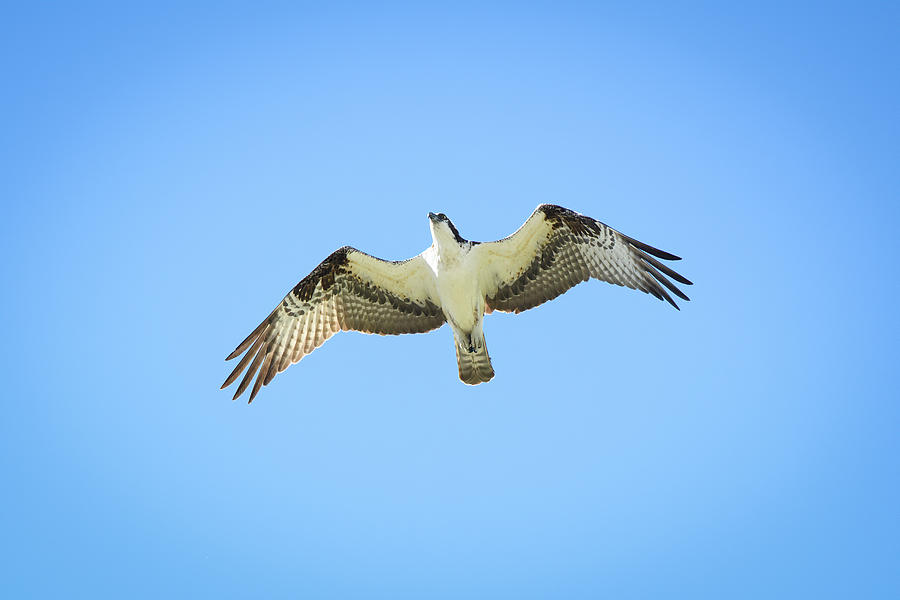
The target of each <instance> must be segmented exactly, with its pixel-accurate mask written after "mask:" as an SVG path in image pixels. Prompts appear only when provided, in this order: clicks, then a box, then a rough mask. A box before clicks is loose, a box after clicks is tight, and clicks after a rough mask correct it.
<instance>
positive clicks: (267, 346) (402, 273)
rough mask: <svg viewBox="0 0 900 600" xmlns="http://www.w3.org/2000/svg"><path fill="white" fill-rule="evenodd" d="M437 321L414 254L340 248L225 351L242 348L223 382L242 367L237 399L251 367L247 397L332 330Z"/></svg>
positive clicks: (424, 327)
mask: <svg viewBox="0 0 900 600" xmlns="http://www.w3.org/2000/svg"><path fill="white" fill-rule="evenodd" d="M443 323H444V314H443V312H442V310H441V307H440V306H439V302H438V300H437V293H436V291H435V289H434V283H433V279H432V277H431V272H430V269H429V267H428V265H427V264H426V263H425V261H424V260H423V259H422V257H421V256H417V257H415V258H411V259H409V260H406V261H401V262H390V261H384V260H381V259H378V258H375V257H374V256H369V255H368V254H366V253H364V252H360V251H359V250H356V249H355V248H351V247H349V246H345V247H343V248H341V249H340V250H337V251H335V252H333V253H332V254H331V255H330V256H329V257H328V258H326V259H325V260H323V261H322V263H321V264H319V266H317V267H316V268H315V269H313V272H312V273H310V274H309V275H307V276H306V277H304V278H303V280H302V281H301V282H300V283H298V284H297V285H296V286H294V289H292V290H291V291H290V292H289V293H288V294H287V296H285V297H284V300H282V301H281V304H279V305H278V306H277V307H276V308H275V310H273V311H272V313H271V314H270V315H269V316H268V317H267V318H266V319H265V320H264V321H263V322H262V323H260V324H259V326H258V327H257V328H256V329H254V330H253V332H252V333H251V334H250V335H249V336H247V338H246V339H245V340H244V341H243V342H241V343H240V344H239V345H238V347H237V348H235V350H234V352H232V353H231V354H229V355H228V358H226V359H225V360H231V359H232V358H235V357H237V356H239V355H240V354H242V353H243V352H244V351H247V353H246V354H244V357H243V358H241V360H240V362H238V364H237V366H235V368H234V370H233V371H232V372H231V375H229V376H228V379H226V380H225V383H223V384H222V388H225V387H227V386H229V385H231V384H232V383H234V381H235V380H236V379H237V378H238V377H239V376H240V374H241V373H242V372H243V371H244V369H247V372H246V374H245V375H244V378H243V379H242V380H241V383H240V385H238V388H237V391H236V392H235V394H234V399H237V398H238V396H240V395H241V394H242V393H244V391H245V390H246V389H247V386H248V385H249V384H250V381H251V380H252V379H253V376H254V374H256V373H257V371H258V372H259V375H258V376H257V377H256V383H254V384H253V389H252V391H251V392H250V402H252V401H253V398H255V397H256V394H257V393H258V392H259V389H260V386H263V385H268V384H269V382H270V381H272V378H273V377H275V375H277V374H278V373H280V372H282V371H284V370H285V369H286V368H288V367H289V366H290V365H291V364H293V363H295V362H297V361H299V360H300V359H301V358H303V357H304V356H306V355H307V354H309V353H310V352H312V351H313V350H315V349H316V348H318V347H319V346H321V345H322V344H323V343H324V342H325V340H327V339H328V338H330V337H331V336H332V335H334V334H335V333H337V332H338V331H342V330H343V331H347V330H351V329H352V330H354V331H362V332H364V333H377V334H381V335H394V334H401V333H424V332H426V331H431V330H432V329H436V328H438V327H440V326H441V325H442V324H443ZM248 348H249V350H248ZM251 360H252V362H251ZM248 364H249V368H247V367H248Z"/></svg>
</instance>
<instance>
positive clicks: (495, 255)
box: [222, 204, 691, 402]
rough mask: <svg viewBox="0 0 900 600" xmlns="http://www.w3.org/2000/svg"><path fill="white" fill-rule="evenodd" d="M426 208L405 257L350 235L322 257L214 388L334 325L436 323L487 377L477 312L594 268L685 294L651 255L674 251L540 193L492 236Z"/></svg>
mask: <svg viewBox="0 0 900 600" xmlns="http://www.w3.org/2000/svg"><path fill="white" fill-rule="evenodd" d="M428 219H429V221H430V225H431V237H432V240H433V243H432V245H431V246H430V247H429V248H428V249H426V250H425V251H424V252H422V253H421V254H419V255H418V256H416V257H414V258H410V259H409V260H402V261H387V260H381V259H380V258H375V257H374V256H370V255H368V254H366V253H365V252H361V251H359V250H357V249H356V248H351V247H350V246H344V247H343V248H340V249H339V250H336V251H334V252H333V253H332V254H331V255H330V256H329V257H328V258H326V259H325V260H323V261H322V262H321V263H320V264H319V266H317V267H316V268H315V269H313V272H312V273H310V274H309V275H307V276H306V277H304V278H303V280H302V281H300V283H298V284H297V285H296V286H294V288H293V289H292V290H291V291H290V292H288V294H287V296H285V297H284V300H282V301H281V303H280V304H279V305H278V306H276V307H275V310H273V311H272V312H271V314H269V316H268V317H266V318H265V320H263V322H262V323H260V324H259V326H258V327H257V328H256V329H254V330H253V332H252V333H251V334H250V335H248V336H247V338H246V339H245V340H244V341H243V342H241V343H240V344H238V347H237V348H235V350H234V352H232V353H231V354H229V355H228V358H226V359H225V360H231V359H233V358H236V357H238V356H240V355H241V354H244V356H243V358H241V360H240V361H239V362H238V364H237V366H236V367H235V368H234V370H233V371H232V372H231V375H229V376H228V378H227V379H226V380H225V383H223V384H222V388H223V389H224V388H226V387H227V386H229V385H231V384H232V383H234V382H235V381H236V380H237V378H238V377H240V375H241V373H243V372H244V371H245V370H246V373H245V374H244V377H243V379H241V382H240V384H239V385H238V388H237V391H236V392H235V394H234V399H235V400H236V399H237V398H238V397H239V396H240V395H241V394H243V393H244V391H246V389H247V387H248V386H249V385H250V382H251V381H252V380H253V376H254V375H256V374H257V372H258V373H259V374H258V375H257V376H256V382H255V383H254V384H253V389H252V390H251V392H250V400H249V401H250V402H253V399H254V398H255V397H256V394H257V393H258V392H259V390H260V387H261V386H263V385H268V384H269V382H271V381H272V378H273V377H275V375H276V374H278V373H281V372H282V371H284V370H285V369H286V368H288V366H290V365H292V364H293V363H295V362H297V361H299V360H300V359H301V358H303V357H304V356H306V355H307V354H309V353H310V352H312V351H313V350H315V349H316V348H318V347H319V346H321V345H322V344H323V343H324V342H325V340H327V339H328V338H330V337H331V336H332V335H334V334H335V333H337V332H338V331H347V330H351V329H352V330H354V331H361V332H364V333H377V334H380V335H396V334H401V333H425V332H427V331H431V330H432V329H437V328H438V327H440V326H442V325H443V324H444V323H449V324H450V329H451V330H452V331H453V340H454V342H455V344H454V345H455V347H456V361H457V364H458V366H459V378H460V379H461V380H462V381H463V383H467V384H469V385H477V384H479V383H483V382H485V381H490V380H491V379H492V378H493V377H494V368H493V367H492V366H491V358H490V356H488V351H487V346H486V345H485V341H484V332H483V330H482V325H483V324H484V315H485V314H486V313H487V314H490V313H491V312H492V311H495V310H499V311H502V312H514V313H520V312H522V311H523V310H528V309H529V308H534V307H535V306H538V305H539V304H543V303H544V302H546V301H548V300H552V299H553V298H556V297H557V296H559V295H560V294H562V293H563V292H565V291H567V290H568V289H570V288H572V287H573V286H575V285H577V284H579V283H581V282H582V281H587V280H588V279H590V278H592V277H593V278H594V279H599V280H601V281H606V282H608V283H614V284H616V285H623V286H626V287H629V288H632V289H638V290H641V291H642V292H646V293H648V294H652V295H653V296H656V297H657V298H659V299H660V300H666V301H667V302H669V304H671V305H672V306H674V307H675V308H676V309H677V308H678V305H677V304H675V301H674V300H672V296H671V295H669V292H671V293H672V294H674V295H676V296H678V297H679V298H681V299H683V300H689V298H688V297H687V296H686V295H685V294H684V293H683V292H682V291H681V290H680V289H678V288H677V287H676V286H675V284H673V283H672V282H671V281H669V280H668V279H667V278H666V276H668V277H671V278H672V279H674V280H675V281H677V282H679V283H681V284H684V285H691V282H690V281H688V280H687V279H685V278H684V277H682V276H681V275H679V274H678V273H676V272H675V271H673V270H672V269H671V268H669V267H667V266H666V265H664V264H663V263H661V262H659V260H657V259H663V260H681V259H680V258H679V257H677V256H675V255H674V254H669V253H668V252H663V251H662V250H658V249H656V248H654V247H653V246H648V245H647V244H644V243H642V242H639V241H637V240H635V239H633V238H630V237H628V236H627V235H625V234H623V233H619V232H618V231H616V230H615V229H613V228H612V227H610V226H608V225H606V224H604V223H601V222H600V221H596V220H594V219H592V218H590V217H587V216H585V215H581V214H579V213H576V212H574V211H572V210H569V209H567V208H563V207H561V206H554V205H552V204H542V205H541V206H539V207H537V209H536V210H535V211H534V212H533V213H532V215H531V216H530V217H529V218H528V220H527V221H525V223H524V224H523V225H522V226H521V227H520V228H519V230H518V231H516V232H515V233H513V234H512V235H511V236H509V237H507V238H504V239H502V240H498V241H496V242H471V241H469V240H466V239H464V238H463V237H462V236H460V235H459V231H458V230H457V229H456V227H455V226H454V225H453V223H452V222H450V219H448V218H447V216H446V215H445V214H443V213H438V214H434V213H429V215H428ZM654 257H655V258H654ZM666 290H668V291H666ZM245 352H246V353H245Z"/></svg>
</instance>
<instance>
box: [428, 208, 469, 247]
mask: <svg viewBox="0 0 900 600" xmlns="http://www.w3.org/2000/svg"><path fill="white" fill-rule="evenodd" d="M428 220H429V221H430V222H431V237H432V238H434V239H435V241H438V240H446V241H450V240H451V239H452V240H456V242H457V243H459V244H462V243H463V242H465V241H466V240H464V239H463V237H462V236H461V235H459V230H457V229H456V227H455V226H454V225H453V222H452V221H450V219H448V218H447V215H445V214H444V213H437V214H435V213H428Z"/></svg>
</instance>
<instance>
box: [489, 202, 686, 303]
mask: <svg viewBox="0 0 900 600" xmlns="http://www.w3.org/2000/svg"><path fill="white" fill-rule="evenodd" d="M472 252H473V253H477V254H478V255H479V256H478V258H479V261H480V263H481V265H482V267H481V271H480V272H481V275H480V277H481V280H480V285H481V289H482V291H483V292H484V294H485V299H486V302H487V306H488V307H489V309H490V310H500V311H504V312H516V313H518V312H522V311H523V310H528V309H529V308H534V307H535V306H537V305H539V304H543V303H544V302H546V301H548V300H552V299H553V298H556V297H557V296H559V295H560V294H562V293H564V292H565V291H566V290H568V289H570V288H571V287H573V286H575V285H577V284H578V283H581V282H582V281H587V280H588V279H590V278H591V277H593V278H595V279H600V280H601V281H606V282H609V283H613V284H616V285H624V286H626V287H630V288H632V289H638V290H641V291H642V292H646V293H648V294H652V295H653V296H656V297H657V298H659V299H660V300H666V301H668V302H669V303H670V304H671V305H672V306H674V307H675V308H678V305H677V304H675V301H674V300H672V297H671V296H670V295H669V294H668V292H667V291H666V288H667V289H668V290H669V291H670V292H672V293H673V294H675V295H676V296H678V297H679V298H682V299H684V300H688V297H687V296H686V295H684V293H683V292H682V291H681V290H679V289H678V288H677V287H676V286H675V285H674V284H673V283H672V282H671V281H669V280H668V279H667V278H666V276H669V277H671V278H672V279H674V280H675V281H677V282H679V283H682V284H685V285H691V282H690V281H688V280H687V279H685V278H684V277H682V276H681V275H679V274H678V273H676V272H675V271H673V270H672V269H670V268H669V267H667V266H666V265H664V264H662V263H661V262H659V261H658V260H657V259H656V258H654V256H655V257H657V258H662V259H664V260H681V259H679V258H678V257H677V256H675V255H673V254H669V253H668V252H663V251H662V250H658V249H656V248H654V247H653V246H649V245H647V244H644V243H642V242H639V241H637V240H635V239H632V238H630V237H628V236H627V235H624V234H622V233H620V232H618V231H616V230H615V229H613V228H612V227H610V226H608V225H606V224H604V223H601V222H600V221H596V220H594V219H592V218H590V217H587V216H584V215H581V214H578V213H576V212H575V211H572V210H569V209H567V208H563V207H561V206H554V205H552V204H542V205H541V206H539V207H538V208H537V209H536V210H535V211H534V213H532V215H531V216H530V217H529V218H528V220H527V221H525V224H524V225H522V227H520V228H519V230H518V231H516V232H515V233H514V234H512V235H511V236H509V237H508V238H505V239H502V240H499V241H497V242H487V243H483V244H479V245H477V246H475V247H473V248H472ZM651 255H652V256H651Z"/></svg>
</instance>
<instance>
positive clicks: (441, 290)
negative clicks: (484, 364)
mask: <svg viewBox="0 0 900 600" xmlns="http://www.w3.org/2000/svg"><path fill="white" fill-rule="evenodd" d="M427 260H428V262H429V266H431V267H432V270H433V271H434V273H435V279H436V284H437V292H438V296H439V297H440V299H441V307H442V308H443V309H444V315H445V316H446V317H447V321H449V322H450V324H451V326H453V327H454V329H459V330H460V331H461V332H471V331H472V330H474V329H476V327H478V326H479V325H480V323H481V319H482V316H483V315H484V295H483V294H482V293H481V292H480V290H479V284H478V264H477V263H476V261H475V260H473V257H472V255H471V254H470V253H468V252H460V253H458V254H457V255H455V256H454V255H450V256H447V255H446V254H445V255H443V256H441V255H438V253H437V252H434V253H433V254H432V255H431V256H429V257H427Z"/></svg>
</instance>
